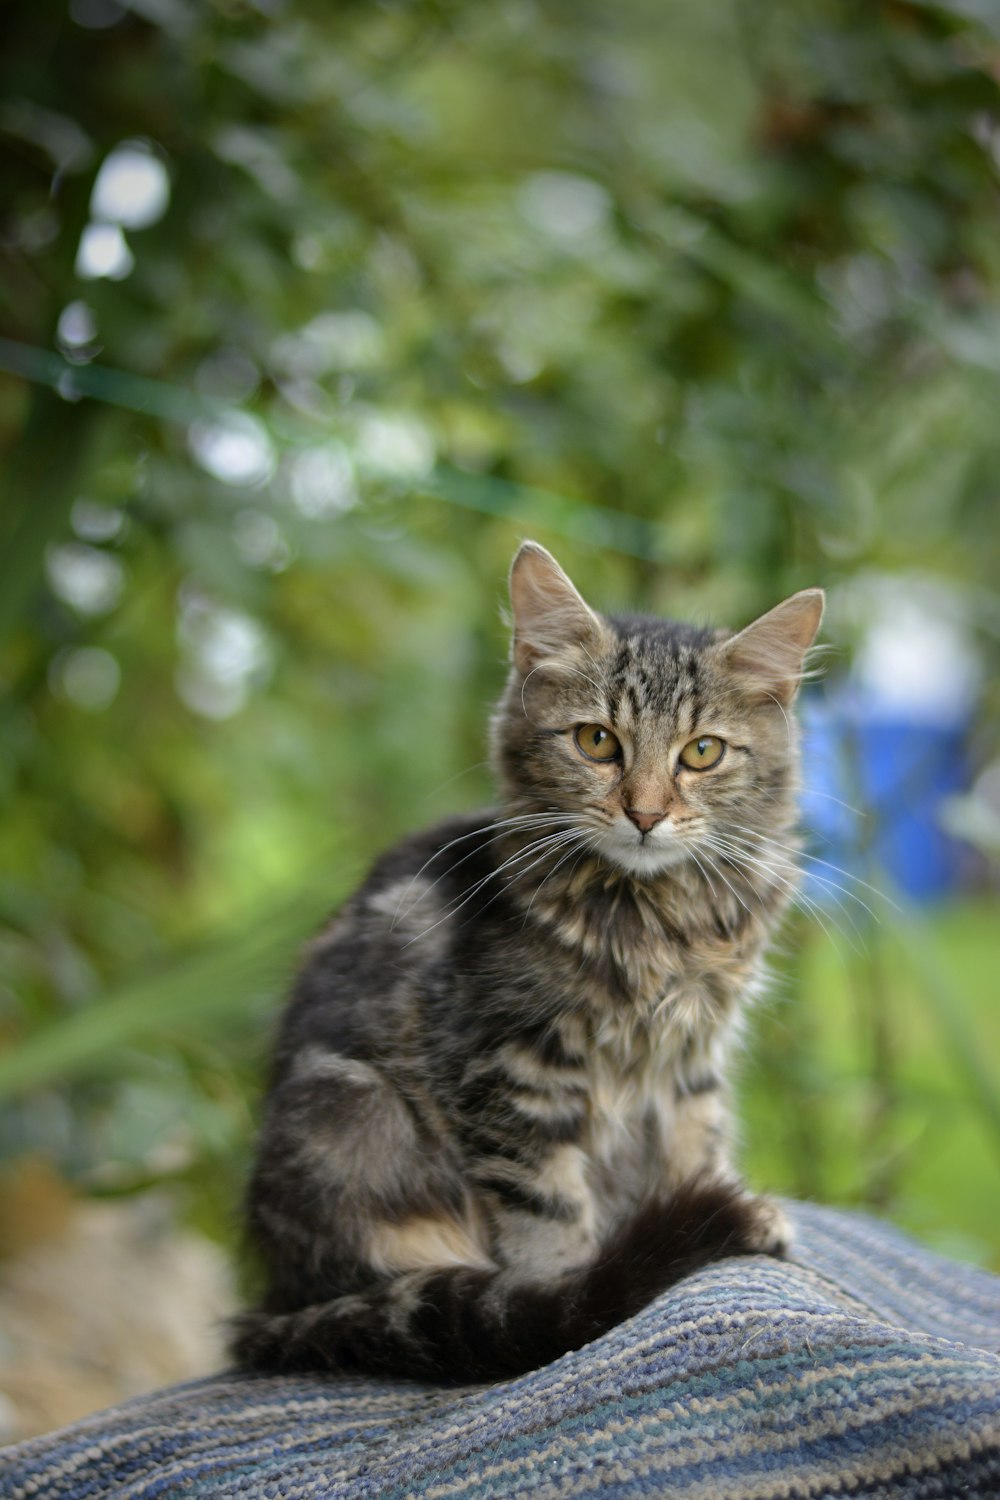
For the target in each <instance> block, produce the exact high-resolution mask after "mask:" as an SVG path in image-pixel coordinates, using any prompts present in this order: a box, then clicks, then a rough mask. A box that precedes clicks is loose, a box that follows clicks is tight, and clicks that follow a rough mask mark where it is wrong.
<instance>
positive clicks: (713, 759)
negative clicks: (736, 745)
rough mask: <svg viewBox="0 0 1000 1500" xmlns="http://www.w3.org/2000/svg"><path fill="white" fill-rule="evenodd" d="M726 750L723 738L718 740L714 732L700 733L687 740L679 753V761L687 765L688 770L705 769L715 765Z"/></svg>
mask: <svg viewBox="0 0 1000 1500" xmlns="http://www.w3.org/2000/svg"><path fill="white" fill-rule="evenodd" d="M725 751H726V742H725V740H720V739H718V738H717V736H716V735H714V734H700V735H699V736H698V738H697V739H696V740H689V741H688V743H687V744H686V745H685V746H684V749H683V750H682V751H681V753H680V757H679V758H680V763H681V765H682V766H687V768H688V770H689V771H707V770H708V768H709V766H717V765H718V764H719V761H720V760H721V759H722V757H723V755H724V754H725Z"/></svg>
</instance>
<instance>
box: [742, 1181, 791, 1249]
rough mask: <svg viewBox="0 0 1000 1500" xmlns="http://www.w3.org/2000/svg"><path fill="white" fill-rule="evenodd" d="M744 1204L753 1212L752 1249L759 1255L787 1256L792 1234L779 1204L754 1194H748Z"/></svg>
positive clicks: (771, 1199)
mask: <svg viewBox="0 0 1000 1500" xmlns="http://www.w3.org/2000/svg"><path fill="white" fill-rule="evenodd" d="M746 1204H747V1207H748V1208H750V1209H752V1210H753V1220H752V1225H751V1237H752V1241H753V1249H754V1250H755V1251H757V1252H758V1254H760V1255H776V1256H785V1255H787V1254H788V1252H789V1250H790V1249H791V1246H792V1237H793V1233H792V1226H791V1224H790V1222H789V1220H788V1216H787V1214H786V1213H785V1211H784V1209H783V1208H782V1207H781V1204H780V1203H777V1202H776V1201H775V1200H774V1199H773V1198H767V1197H763V1196H760V1197H758V1196H757V1195H756V1194H748V1195H747V1199H746Z"/></svg>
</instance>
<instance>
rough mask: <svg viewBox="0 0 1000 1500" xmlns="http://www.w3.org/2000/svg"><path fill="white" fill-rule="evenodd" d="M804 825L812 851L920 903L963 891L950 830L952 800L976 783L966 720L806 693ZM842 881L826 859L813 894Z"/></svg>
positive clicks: (849, 696)
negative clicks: (945, 808)
mask: <svg viewBox="0 0 1000 1500" xmlns="http://www.w3.org/2000/svg"><path fill="white" fill-rule="evenodd" d="M801 717H802V726H803V738H802V769H803V792H802V796H801V808H802V824H803V827H804V829H805V831H806V834H807V838H808V844H807V847H808V849H809V852H810V853H811V854H813V855H815V856H816V857H817V859H818V860H828V861H829V862H830V863H831V864H832V865H837V866H841V867H842V868H843V869H844V870H846V871H848V872H849V873H850V874H851V875H855V876H857V877H858V878H861V879H865V880H872V881H873V883H874V884H875V885H876V886H877V885H878V883H879V882H878V873H879V871H883V872H885V874H886V875H887V876H888V877H889V878H888V882H887V886H888V888H887V889H886V894H887V895H889V894H891V890H892V888H895V889H896V890H898V891H901V892H902V893H903V894H904V895H906V896H908V897H910V898H911V899H912V900H914V901H933V900H936V899H938V898H940V897H942V896H945V895H947V894H948V893H949V892H950V891H953V890H955V889H956V887H957V886H958V885H959V884H960V882H961V878H962V870H963V866H964V863H965V859H964V851H963V849H962V846H961V845H960V844H958V843H957V842H956V840H954V839H953V838H950V837H949V836H948V835H947V834H946V833H945V832H944V829H943V828H942V826H941V822H940V819H939V809H940V807H941V803H942V802H943V801H944V799H945V798H947V797H949V796H952V795H953V794H955V793H957V792H960V791H963V790H964V789H965V787H966V786H967V784H968V773H967V765H966V756H965V746H966V740H967V722H966V721H965V719H964V718H962V719H957V718H955V717H954V716H952V715H947V716H945V717H944V719H943V721H942V722H938V723H935V722H933V721H931V720H930V719H928V718H927V717H925V716H920V715H916V714H915V715H913V716H908V715H907V714H906V713H905V712H903V711H901V710H900V709H899V708H898V707H895V706H893V707H890V708H888V709H887V708H885V707H883V706H881V705H880V704H879V703H877V702H874V701H872V700H870V699H868V698H867V697H866V696H864V695H859V694H857V693H850V692H848V691H842V692H839V693H836V694H831V695H820V694H807V695H806V698H805V701H804V703H803V708H802V715H801ZM833 880H840V881H841V882H842V877H840V876H838V875H837V873H836V872H835V871H833V870H826V869H824V866H823V865H822V864H817V865H816V867H815V869H814V870H811V871H810V874H809V876H808V878H807V886H806V890H807V893H808V895H809V896H811V897H812V899H814V900H824V899H829V900H832V899H833V898H834V897H835V896H837V895H838V894H839V892H837V891H835V890H831V889H830V886H829V884H828V883H824V882H829V881H833Z"/></svg>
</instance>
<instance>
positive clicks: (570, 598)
mask: <svg viewBox="0 0 1000 1500" xmlns="http://www.w3.org/2000/svg"><path fill="white" fill-rule="evenodd" d="M510 605H511V612H512V614H513V617H514V619H513V624H514V640H513V644H512V655H513V658H514V665H515V666H516V667H517V669H518V671H520V672H523V673H524V674H525V676H527V674H528V673H529V672H531V671H533V670H534V668H535V667H537V666H538V665H539V664H540V663H541V662H543V661H544V660H545V659H546V658H547V657H558V656H559V655H560V654H561V653H562V652H565V651H566V650H567V649H569V648H572V647H573V646H580V645H585V644H587V642H588V641H589V642H591V643H593V642H594V641H595V640H596V639H597V638H598V637H599V636H600V635H601V632H602V626H601V621H600V617H599V616H598V615H596V614H595V613H594V611H593V610H592V609H591V607H590V605H589V604H587V603H586V601H585V600H584V599H583V598H582V597H581V596H580V594H579V593H578V592H577V590H576V589H575V588H574V586H573V584H572V583H571V581H570V579H569V578H568V577H567V576H566V574H565V573H564V572H563V570H562V568H561V567H560V566H559V564H558V563H557V562H556V560H555V558H554V557H553V556H552V554H551V552H546V550H545V548H544V547H540V546H539V544H538V543H537V542H524V543H523V544H522V546H521V549H520V551H519V552H518V554H517V556H516V557H515V558H514V561H513V563H512V564H511V569H510Z"/></svg>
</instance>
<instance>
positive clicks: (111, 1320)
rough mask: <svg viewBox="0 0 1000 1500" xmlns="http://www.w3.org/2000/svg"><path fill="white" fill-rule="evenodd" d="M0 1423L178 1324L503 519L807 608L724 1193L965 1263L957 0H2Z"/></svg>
mask: <svg viewBox="0 0 1000 1500" xmlns="http://www.w3.org/2000/svg"><path fill="white" fill-rule="evenodd" d="M3 19H4V22H5V25H6V36H5V40H4V44H3V47H2V50H0V78H2V85H0V88H2V103H0V153H2V156H0V162H2V194H0V319H2V327H0V333H2V338H0V442H2V445H3V468H2V474H3V484H2V502H0V504H2V510H0V538H2V546H0V799H2V815H0V850H2V856H0V1434H2V1435H4V1436H7V1437H11V1436H16V1435H18V1434H20V1433H24V1432H28V1431H31V1430H37V1429H40V1428H43V1427H46V1426H51V1425H54V1424H55V1423H57V1422H60V1421H63V1420H66V1419H68V1418H70V1417H72V1416H75V1415H77V1414H78V1413H79V1412H81V1411H83V1410H86V1409H88V1408H90V1407H94V1406H97V1405H100V1404H103V1403H104V1402H107V1401H110V1400H113V1399H116V1398H117V1397H118V1396H120V1395H127V1394H131V1393H132V1392H134V1391H137V1390H139V1389H141V1388H143V1387H144V1386H146V1385H150V1384H155V1383H157V1382H160V1381H164V1380H168V1379H173V1378H178V1377H180V1376H183V1375H186V1374H189V1373H196V1372H197V1371H198V1370H199V1369H202V1368H211V1367H212V1365H213V1364H214V1363H215V1362H217V1361H218V1359H219V1358H220V1355H219V1352H218V1348H219V1346H218V1341H217V1339H216V1338H215V1333H214V1326H215V1321H216V1320H217V1318H218V1317H219V1316H220V1315H221V1314H222V1313H224V1312H225V1311H226V1309H227V1307H228V1306H230V1305H231V1303H232V1299H233V1297H234V1295H235V1291H234V1288H235V1286H236V1275H235V1273H234V1271H233V1269H232V1268H233V1264H234V1255H235V1251H236V1248H237V1242H238V1228H237V1225H238V1209H239V1200H240V1193H241V1184H242V1181H243V1176H244V1173H245V1170H246V1167H247V1162H248V1156H249V1150H250V1142H251V1139H252V1129H253V1119H254V1112H255V1109H256V1106H257V1100H258V1097H259V1088H260V1082H261V1078H262V1074H263V1067H264V1062H265V1058H266V1050H267V1043H268V1037H269V1034H270V1030H271V1027H272V1023H273V1018H274V1016H275V1013H276V1009H277V1006H278V1004H279V1001H280V996H281V993H282V990H283V988H284V986H285V984H286V982H287V979H288V975H289V973H290V970H291V968H292V966H293V965H294V961H295V953H296V950H297V947H298V945H299V944H300V943H301V941H302V940H303V939H304V938H305V937H306V936H307V934H308V933H309V932H310V930H311V929H312V928H313V927H314V925H315V924H316V923H318V922H319V921H320V920H321V918H322V916H323V915H324V914H325V913H326V912H327V911H328V910H329V909H330V908H331V907H332V906H334V905H335V904H336V903H337V902H338V901H339V900H340V899H341V898H342V897H343V895H344V894H345V893H346V892H347V891H348V890H349V889H350V887H351V886H352V884H353V883H354V882H355V881H356V880H357V878H358V877H359V875H360V874H361V873H362V872H363V871H364V869H365V867H366V865H367V864H368V863H369V861H370V860H371V859H372V858H373V856H374V855H375V854H376V853H377V852H378V851H380V850H381V849H382V848H383V847H385V846H386V845H387V844H389V843H390V842H392V841H393V840H394V839H395V838H396V837H397V836H398V835H400V834H401V833H402V832H403V831H404V830H407V829H410V828H414V827H418V826H421V825H423V824H426V823H428V822H430V821H432V820H433V819H435V818H437V817H439V816H441V815H443V814H444V813H446V812H451V811H457V810H460V809H463V808H467V807H471V806H475V805H477V804H481V803H483V802H486V801H488V800H489V798H490V795H491V794H490V788H489V782H488V777H487V774H486V768H485V766H484V764H483V758H484V753H485V752H484V724H485V716H486V713H487V710H488V706H489V704H490V702H491V699H492V698H493V697H494V696H495V694H496V693H497V691H498V689H499V687H500V685H501V682H502V679H503V675H504V660H505V654H506V641H505V638H504V631H503V627H502V624H501V621H500V616H499V605H500V603H501V601H502V598H503V594H504V580H505V575H506V569H507V566H508V564H509V560H510V557H511V555H512V553H513V551H514V549H515V547H516V545H517V543H518V541H519V540H520V539H521V538H522V537H524V536H528V535H530V536H533V537H536V538H537V539H538V540H540V541H542V542H543V543H544V544H545V545H547V546H549V547H550V548H551V549H552V550H554V551H555V553H556V554H557V556H558V557H559V558H560V560H561V561H562V562H563V564H564V565H565V566H566V567H567V569H568V570H569V571H570V573H571V574H572V576H573V577H574V579H575V580H576V581H577V583H578V584H579V586H580V587H581V589H582V590H583V592H584V593H585V594H586V595H587V596H588V598H590V599H591V600H592V602H593V603H594V604H595V605H597V606H598V607H601V606H604V607H606V608H614V607H616V606H627V607H632V608H638V609H644V610H649V611H655V612H659V613H663V614H667V615H671V616H674V617H681V618H691V619H694V620H697V621H700V622H714V623H719V624H729V625H733V626H738V625H741V624H744V623H746V622H747V621H748V620H749V619H751V618H753V617H754V615H755V614H757V613H759V612H760V611H762V610H764V609H766V608H768V607H769V606H770V605H772V604H773V603H775V602H776V601H777V600H779V599H780V598H782V597H783V596H784V595H785V594H787V593H789V592H791V591H792V590H794V589H796V588H799V587H803V586H806V585H811V584H822V585H823V586H825V587H826V588H827V589H828V591H829V595H830V608H829V611H828V616H827V624H826V627H825V640H826V641H827V643H828V644H829V646H830V648H831V649H830V651H829V652H828V653H827V656H826V662H825V681H824V685H823V686H822V687H811V688H810V689H808V690H807V692H806V693H805V694H804V697H803V703H802V712H803V717H804V719H805V720H806V723H807V725H808V735H807V739H806V751H805V763H804V779H805V787H806V790H805V793H804V803H803V817H804V822H805V824H806V826H807V828H808V830H809V837H810V846H809V847H810V850H811V855H812V858H811V860H810V861H809V877H808V880H807V882H806V884H805V886H804V890H803V898H802V901H801V903H800V907H799V910H798V911H797V912H796V913H795V914H794V915H793V917H792V919H791V920H790V921H789V923H788V924H787V926H786V928H785V931H784V934H783V939H782V942H781V944H780V951H779V952H778V954H777V955H776V957H775V982H774V986H773V992H772V996H771V999H770V1000H769V1001H767V1002H766V1003H765V1004H764V1005H763V1006H762V1008H761V1010H760V1011H759V1013H758V1015H757V1016H756V1018H755V1025H754V1027H753V1031H752V1040H751V1041H750V1044H749V1048H748V1051H747V1055H746V1057H745V1059H744V1061H743V1064H742V1068H741V1082H740V1092H741V1096H742V1105H741V1109H742V1113H743V1116H744V1119H745V1131H744V1133H745V1151H744V1156H745V1161H746V1165H747V1170H748V1174H749V1176H750V1178H751V1180H752V1181H753V1183H754V1184H755V1185H756V1186H757V1187H760V1188H764V1187H766V1188H769V1189H773V1190H777V1191H781V1192H785V1193H789V1194H794V1195H799V1196H804V1197H808V1198H815V1199H820V1200H823V1201H827V1202H834V1203H843V1204H854V1205H864V1206H867V1207H869V1208H871V1209H874V1210H875V1211H877V1212H879V1213H881V1214H883V1215H886V1216H889V1217H890V1218H892V1219H894V1220H895V1221H897V1222H898V1223H899V1224H901V1225H903V1226H905V1227H906V1228H907V1229H909V1230H910V1231H911V1232H914V1233H916V1234H917V1235H918V1236H919V1237H920V1238H921V1239H922V1240H923V1241H924V1242H925V1243H927V1244H929V1245H931V1246H933V1247H936V1248H938V1249H940V1250H943V1251H945V1252H948V1253H952V1254H955V1255H958V1256H961V1257H963V1258H966V1259H970V1260H974V1261H978V1262H980V1263H982V1264H985V1265H991V1266H992V1267H993V1268H994V1269H1000V1012H998V1009H997V1007H996V1004H995V991H996V974H997V970H998V967H1000V937H998V924H997V909H996V899H995V898H996V887H997V862H996V861H997V854H998V850H1000V735H998V721H1000V697H998V692H997V686H996V683H997V673H996V665H997V656H998V643H1000V593H998V591H997V582H998V569H997V563H998V553H1000V526H998V518H1000V213H998V209H1000V12H998V10H997V8H996V6H995V5H994V4H992V3H991V0H934V3H932V0H790V3H787V4H783V5H773V4H768V3H765V0H725V3H720V4H716V5H704V4H701V3H699V0H667V3H665V0H615V4H614V5H607V4H604V3H597V0H552V3H547V4H544V5H543V4H542V3H540V0H497V3H495V4H492V5H480V4H474V3H471V0H465V3H463V0H368V3H350V0H340V3H338V4H336V5H330V4H328V3H321V0H69V3H68V4H63V3H56V0H30V3H29V0H8V3H7V4H6V5H5V6H4V15H3Z"/></svg>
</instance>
